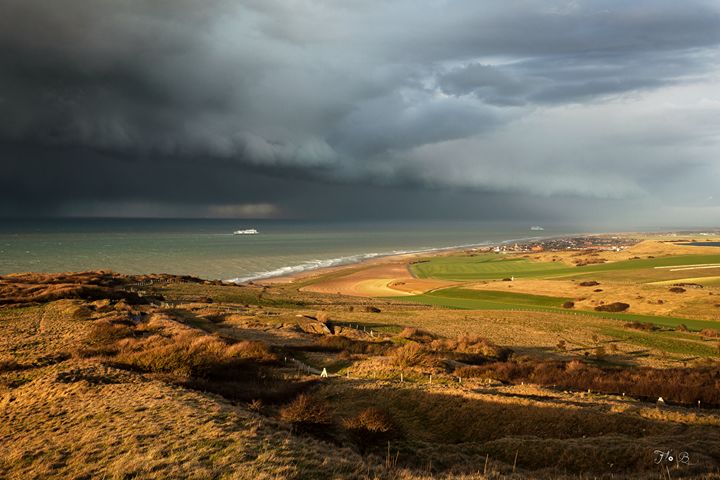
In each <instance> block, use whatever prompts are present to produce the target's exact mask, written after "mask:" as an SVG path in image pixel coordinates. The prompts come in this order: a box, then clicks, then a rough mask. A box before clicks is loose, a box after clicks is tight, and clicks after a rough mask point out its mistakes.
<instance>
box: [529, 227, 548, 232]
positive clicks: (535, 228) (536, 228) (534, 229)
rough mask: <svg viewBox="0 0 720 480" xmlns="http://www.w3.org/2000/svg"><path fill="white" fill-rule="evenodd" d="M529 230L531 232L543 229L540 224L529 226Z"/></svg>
mask: <svg viewBox="0 0 720 480" xmlns="http://www.w3.org/2000/svg"><path fill="white" fill-rule="evenodd" d="M530 230H532V231H533V232H540V231H542V230H545V229H544V228H543V227H541V226H540V225H535V226H533V227H530Z"/></svg>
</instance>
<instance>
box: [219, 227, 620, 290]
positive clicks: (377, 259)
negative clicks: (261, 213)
mask: <svg viewBox="0 0 720 480" xmlns="http://www.w3.org/2000/svg"><path fill="white" fill-rule="evenodd" d="M606 235H615V234H609V233H603V234H583V233H576V234H565V235H556V236H547V237H538V236H536V237H522V238H511V239H508V240H502V241H500V242H482V243H473V244H467V245H455V246H450V247H438V248H428V249H422V250H416V251H407V252H398V253H379V254H359V255H356V256H357V257H362V256H365V255H372V256H371V257H367V258H361V259H359V260H358V261H350V262H347V263H341V264H336V265H328V266H320V267H317V268H308V269H304V270H301V271H297V272H291V273H288V274H280V275H273V276H267V277H255V278H250V277H245V278H248V280H246V281H240V282H238V281H235V280H237V279H232V280H229V281H228V282H230V283H235V284H237V285H242V284H248V283H250V284H257V285H276V284H287V283H293V282H297V281H299V280H305V279H308V278H313V277H316V276H321V275H326V274H328V273H332V272H336V271H340V270H343V269H348V268H351V267H358V266H368V267H370V266H377V265H383V264H390V263H396V262H397V261H403V260H405V259H411V258H416V257H418V256H431V257H432V256H438V255H442V254H451V253H457V252H462V251H466V250H479V249H487V250H491V249H492V248H493V247H496V246H502V245H508V244H511V243H515V244H517V245H519V246H526V245H528V244H538V243H542V242H547V241H552V240H562V239H567V238H577V237H581V238H582V237H591V236H606ZM340 258H349V257H340ZM333 260H336V259H329V260H326V261H333ZM302 265H304V264H302ZM302 265H296V266H290V267H283V268H299V267H301V266H302ZM283 268H281V269H277V270H282V269H283Z"/></svg>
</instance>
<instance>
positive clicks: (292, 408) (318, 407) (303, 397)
mask: <svg viewBox="0 0 720 480" xmlns="http://www.w3.org/2000/svg"><path fill="white" fill-rule="evenodd" d="M280 419H281V420H283V421H284V422H287V423H290V424H292V425H293V426H295V427H296V428H299V429H308V428H312V427H316V426H318V425H328V424H330V423H332V412H331V410H330V407H329V405H328V404H327V403H326V402H325V401H323V400H320V399H318V398H316V397H313V396H311V395H310V394H307V393H301V394H300V395H298V396H297V397H296V398H295V399H294V400H293V401H292V402H290V403H289V404H287V405H285V406H284V407H283V408H282V409H280Z"/></svg>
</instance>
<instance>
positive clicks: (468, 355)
mask: <svg viewBox="0 0 720 480" xmlns="http://www.w3.org/2000/svg"><path fill="white" fill-rule="evenodd" d="M429 347H430V349H431V350H432V351H433V352H436V353H442V354H451V355H450V356H451V357H452V358H453V359H454V360H458V361H461V362H464V363H484V362H486V361H488V360H505V359H506V358H507V357H508V355H509V354H510V350H508V349H506V348H502V347H499V346H497V345H495V344H494V343H493V342H491V341H490V340H488V339H487V338H484V337H480V336H477V335H460V336H458V337H457V338H456V339H450V338H442V339H437V340H433V341H432V342H431V343H430V345H429Z"/></svg>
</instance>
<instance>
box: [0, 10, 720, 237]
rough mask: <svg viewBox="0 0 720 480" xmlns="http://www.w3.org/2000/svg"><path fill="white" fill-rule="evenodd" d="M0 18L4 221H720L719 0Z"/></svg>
mask: <svg viewBox="0 0 720 480" xmlns="http://www.w3.org/2000/svg"><path fill="white" fill-rule="evenodd" d="M0 12H2V14H1V15H0V216H5V217H32V216H129V217H134V216H140V217H221V218H225V217H230V218H234V217H237V218H336V219H347V220H353V219H372V218H390V219H392V218H413V219H422V218H428V219H431V218H432V219H435V218H462V219H472V220H522V221H532V222H533V223H540V222H542V221H546V222H568V223H572V222H578V221H583V222H586V223H592V222H597V223H602V224H608V225H618V226H633V225H637V226H647V225H678V226H720V191H719V189H720V188H719V187H718V185H720V2H718V1H717V0H712V1H696V0H683V1H677V0H672V1H670V0H667V1H666V0H634V1H632V2H628V1H614V0H608V1H552V0H543V1H529V0H517V1H507V0H483V1H477V0H455V1H451V0H345V1H336V0H244V1H243V0H233V1H226V0H205V1H202V2H199V1H191V0H155V1H152V2H148V1H144V0H142V1H141V0H63V1H62V2H55V1H50V0H0Z"/></svg>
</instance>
